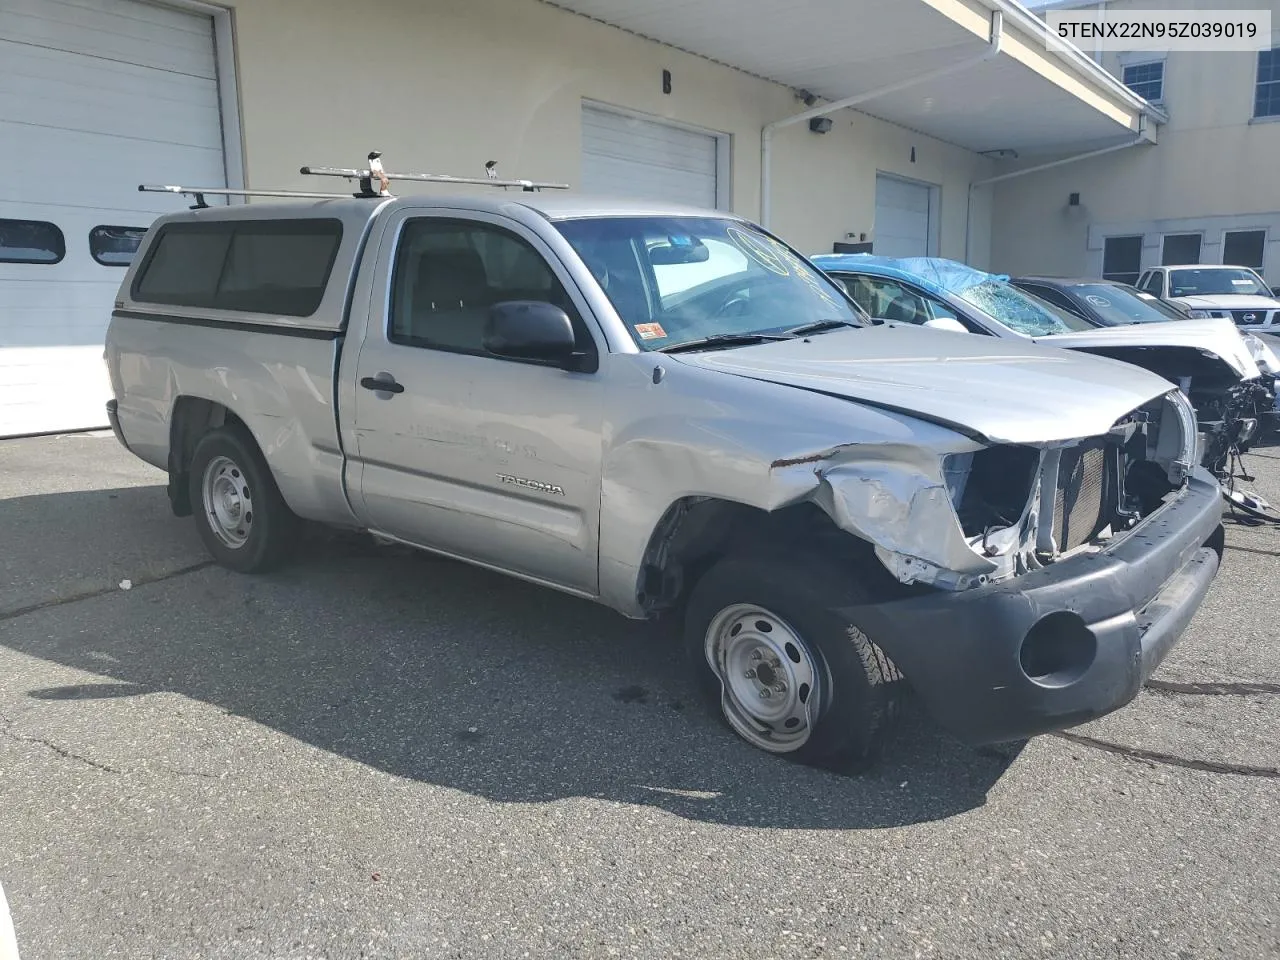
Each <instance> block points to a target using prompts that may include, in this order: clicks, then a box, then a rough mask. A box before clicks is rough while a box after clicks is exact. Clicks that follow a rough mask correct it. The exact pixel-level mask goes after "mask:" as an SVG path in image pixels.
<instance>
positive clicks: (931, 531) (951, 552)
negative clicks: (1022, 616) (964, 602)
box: [809, 460, 1000, 590]
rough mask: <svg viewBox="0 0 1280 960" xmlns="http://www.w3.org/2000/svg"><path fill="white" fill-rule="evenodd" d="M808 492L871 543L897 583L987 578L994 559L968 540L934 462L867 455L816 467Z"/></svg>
mask: <svg viewBox="0 0 1280 960" xmlns="http://www.w3.org/2000/svg"><path fill="white" fill-rule="evenodd" d="M815 475H816V478H817V480H818V486H817V488H816V489H815V490H814V491H813V493H812V494H811V495H810V497H809V499H811V500H812V501H813V502H814V503H816V504H817V505H818V506H820V507H821V508H822V509H823V510H824V511H825V512H826V513H827V515H828V516H830V517H831V519H832V520H833V521H834V522H835V524H836V525H837V526H838V527H840V528H841V529H842V530H845V531H848V532H849V533H852V534H853V535H854V536H857V537H861V538H862V539H864V540H867V541H868V542H870V543H871V544H872V545H873V546H874V547H875V552H876V556H877V557H878V558H879V559H880V562H881V563H883V564H884V565H885V567H886V568H887V569H888V570H889V572H890V573H892V574H893V575H894V576H895V577H896V578H897V579H899V580H901V581H902V582H903V583H913V582H921V583H928V584H931V585H933V586H937V587H941V588H943V589H949V590H964V589H967V588H969V587H971V586H977V585H979V584H982V583H986V582H987V579H988V578H989V577H991V576H992V575H994V574H995V573H996V572H997V571H998V570H999V569H1000V566H999V564H997V563H996V562H994V561H993V560H990V559H988V558H986V557H983V556H981V555H980V554H979V553H977V552H975V551H974V550H973V548H972V547H971V546H970V545H969V542H968V539H967V538H966V537H965V535H964V531H963V530H961V528H960V521H959V519H958V518H957V517H956V512H955V507H954V506H953V504H952V501H951V493H950V491H949V490H948V488H947V485H946V481H945V479H944V478H943V476H942V469H941V461H940V460H939V461H938V462H937V463H935V464H934V467H933V469H927V468H925V467H924V466H923V465H920V464H910V463H891V462H871V463H858V462H855V463H845V464H839V465H836V466H830V467H819V468H818V469H817V470H816V471H815Z"/></svg>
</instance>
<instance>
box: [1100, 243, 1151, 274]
mask: <svg viewBox="0 0 1280 960" xmlns="http://www.w3.org/2000/svg"><path fill="white" fill-rule="evenodd" d="M1141 272H1142V237H1107V239H1106V240H1104V241H1103V243H1102V275H1103V276H1104V277H1106V278H1107V279H1108V280H1117V281H1119V282H1120V283H1137V282H1138V274H1140V273H1141Z"/></svg>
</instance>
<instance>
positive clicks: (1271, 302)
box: [1169, 293, 1280, 310]
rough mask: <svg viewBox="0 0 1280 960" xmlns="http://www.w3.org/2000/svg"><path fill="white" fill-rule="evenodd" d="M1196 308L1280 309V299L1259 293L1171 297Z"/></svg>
mask: <svg viewBox="0 0 1280 960" xmlns="http://www.w3.org/2000/svg"><path fill="white" fill-rule="evenodd" d="M1169 299H1171V300H1174V301H1176V302H1178V303H1182V304H1186V305H1187V306H1188V307H1192V308H1194V309H1196V310H1280V300H1276V299H1275V298H1274V297H1260V296H1258V295H1257V294H1247V295H1246V294H1237V293H1215V294H1213V295H1211V296H1203V297H1170V298H1169Z"/></svg>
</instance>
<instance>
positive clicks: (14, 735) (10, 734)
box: [0, 730, 123, 773]
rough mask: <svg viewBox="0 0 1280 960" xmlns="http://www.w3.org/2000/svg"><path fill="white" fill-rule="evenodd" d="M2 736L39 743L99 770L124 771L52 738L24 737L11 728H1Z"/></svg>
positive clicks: (18, 740)
mask: <svg viewBox="0 0 1280 960" xmlns="http://www.w3.org/2000/svg"><path fill="white" fill-rule="evenodd" d="M0 736H4V737H7V738H8V739H10V740H14V741H16V742H17V743H38V744H39V745H40V746H42V747H47V748H48V749H50V750H52V751H53V752H54V753H56V754H57V755H58V756H60V757H64V758H66V759H67V760H78V761H79V762H80V763H83V764H87V765H88V766H90V767H93V768H94V769H97V770H103V771H106V772H107V773H121V772H123V771H120V770H117V769H116V768H115V767H112V766H109V765H107V764H105V763H99V762H98V761H97V760H90V759H89V758H88V757H82V756H80V754H78V753H72V752H71V751H70V750H68V749H67V748H66V747H61V746H59V745H58V744H56V743H54V742H53V741H52V740H46V739H45V738H44V737H24V736H22V735H21V734H17V733H13V732H12V731H10V730H0Z"/></svg>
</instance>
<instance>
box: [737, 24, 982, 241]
mask: <svg viewBox="0 0 1280 960" xmlns="http://www.w3.org/2000/svg"><path fill="white" fill-rule="evenodd" d="M1003 39H1004V14H1003V13H1002V12H1001V11H999V10H994V11H992V13H991V36H990V39H989V40H988V42H987V49H986V50H984V51H983V52H982V53H981V54H980V55H978V56H976V57H969V58H966V59H964V60H961V61H959V62H957V63H952V64H948V65H947V66H945V67H939V68H938V69H936V70H929V71H927V72H925V73H921V74H918V75H916V76H914V77H908V78H907V79H906V80H900V81H898V82H897V83H891V84H889V85H888V86H885V87H878V88H877V89H875V90H868V91H866V92H865V93H859V94H855V95H854V96H852V97H845V98H844V99H843V100H833V101H832V102H831V103H824V104H822V105H821V106H818V107H814V108H813V109H812V110H806V111H804V112H803V113H797V114H794V115H793V116H790V117H783V118H782V119H781V120H774V121H773V122H772V123H768V124H765V126H764V128H763V129H761V131H760V225H761V226H763V227H764V228H766V229H769V227H770V226H771V224H770V221H771V220H772V219H773V190H772V183H773V133H774V131H775V130H779V129H781V128H782V127H789V126H791V125H792V124H795V123H804V122H805V121H806V120H812V119H813V118H814V117H822V116H826V115H827V114H829V113H835V112H836V111H837V110H843V109H845V108H846V107H852V106H855V105H857V104H859V103H863V102H865V101H867V100H872V99H875V98H876V97H882V96H885V95H886V94H890V93H897V92H898V91H899V90H905V89H907V88H908V87H913V86H915V85H917V84H920V83H925V82H926V81H929V80H935V79H937V78H938V77H944V76H947V75H948V74H951V73H956V72H957V71H960V70H965V69H967V68H969V67H975V66H977V65H978V64H980V63H985V62H986V61H988V60H994V59H995V58H996V57H998V56H999V55H1000V50H1001V47H1002V43H1003Z"/></svg>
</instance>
